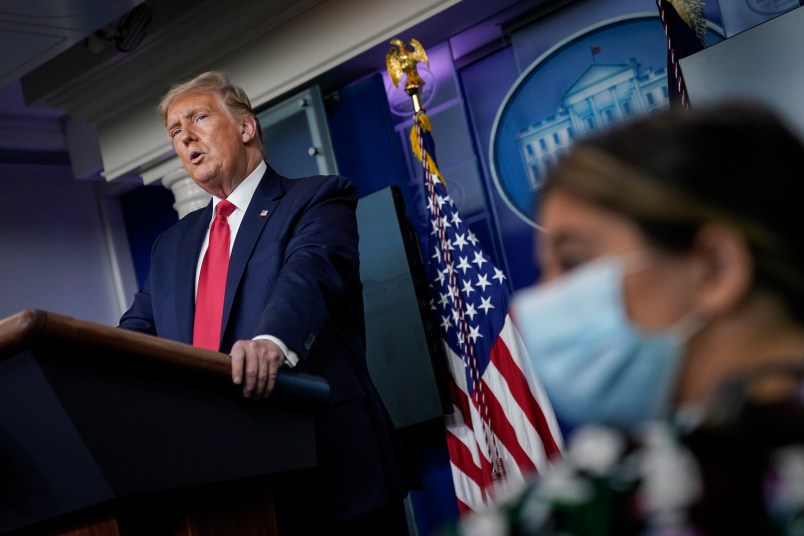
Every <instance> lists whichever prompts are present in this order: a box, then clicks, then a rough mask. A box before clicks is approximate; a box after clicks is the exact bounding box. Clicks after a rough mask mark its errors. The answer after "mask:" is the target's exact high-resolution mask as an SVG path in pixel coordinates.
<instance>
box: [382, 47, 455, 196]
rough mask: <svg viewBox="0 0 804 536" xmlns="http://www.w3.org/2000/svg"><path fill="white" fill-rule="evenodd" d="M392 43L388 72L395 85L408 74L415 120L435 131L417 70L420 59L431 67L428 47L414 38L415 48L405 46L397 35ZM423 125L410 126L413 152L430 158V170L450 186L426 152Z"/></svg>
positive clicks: (388, 53)
mask: <svg viewBox="0 0 804 536" xmlns="http://www.w3.org/2000/svg"><path fill="white" fill-rule="evenodd" d="M391 44H392V45H394V46H393V47H391V49H390V50H388V52H387V53H386V54H385V68H386V69H387V70H388V75H389V76H390V77H391V82H393V83H394V87H396V88H398V87H399V82H400V81H401V80H402V76H403V75H405V76H406V77H407V80H406V81H405V93H407V94H408V95H410V98H411V100H412V101H413V118H414V119H413V120H414V122H415V124H416V125H418V126H419V127H420V128H421V131H422V132H428V133H429V132H431V127H430V118H429V117H427V114H426V113H425V111H424V107H423V106H422V99H421V93H422V86H424V80H422V77H421V76H419V72H418V71H417V70H416V66H417V65H418V64H419V63H423V64H425V65H426V66H427V67H430V60H429V59H428V58H427V52H425V51H424V47H423V46H422V44H421V43H420V42H419V40H418V39H415V38H412V39H411V40H410V46H411V47H412V48H411V49H408V48H407V47H406V46H405V43H404V41H402V40H401V39H399V38H397V37H395V38H394V39H391ZM418 131H419V129H417V128H412V129H410V145H411V149H412V150H413V154H415V155H416V158H418V159H419V161H421V162H424V161H425V160H422V159H423V158H424V159H426V161H427V164H428V167H427V169H428V170H429V172H430V173H432V174H433V175H435V176H436V177H438V179H439V180H440V181H441V183H442V184H444V185H445V186H446V184H447V183H446V181H444V177H443V176H442V175H441V172H440V171H439V170H438V166H436V163H435V162H434V161H433V159H432V157H431V156H430V155H429V154H426V152H424V154H423V151H422V148H421V147H422V144H421V141H422V140H421V139H419V132H418Z"/></svg>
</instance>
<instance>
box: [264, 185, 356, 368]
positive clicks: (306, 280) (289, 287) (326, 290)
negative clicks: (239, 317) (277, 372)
mask: <svg viewBox="0 0 804 536" xmlns="http://www.w3.org/2000/svg"><path fill="white" fill-rule="evenodd" d="M301 180H305V179H301ZM310 183H311V184H312V183H313V181H311V182H310ZM315 184H316V185H317V188H315V189H314V191H312V192H306V193H305V194H303V195H299V196H294V199H293V200H292V202H293V203H297V204H298V206H297V207H294V208H295V212H296V214H298V219H297V221H296V223H295V225H294V226H293V232H292V235H291V237H290V238H289V241H288V245H287V248H286V250H285V259H284V265H283V267H282V270H281V272H280V275H279V277H278V278H277V281H276V284H275V286H274V288H273V290H272V291H271V295H270V298H269V300H268V304H267V306H266V307H265V309H264V311H263V313H262V316H261V318H260V323H259V332H260V333H269V334H272V335H275V336H277V337H279V338H280V339H281V340H282V341H284V342H285V344H286V345H287V346H288V347H289V348H290V349H291V350H293V351H295V352H296V353H298V354H299V356H300V357H302V358H305V357H306V356H307V354H308V353H309V351H310V349H311V346H312V344H313V342H314V341H315V339H316V338H317V337H318V334H319V333H320V331H321V329H322V327H323V325H324V323H325V322H326V321H327V320H328V318H329V317H330V316H331V315H335V314H338V312H339V311H342V310H347V309H348V308H347V309H345V308H344V307H343V306H344V304H343V303H342V300H345V299H351V296H353V294H354V289H355V288H357V289H358V292H359V289H360V286H359V285H360V283H359V281H360V273H359V272H360V270H359V252H358V231H357V219H356V215H355V209H356V206H357V194H356V190H355V188H354V186H353V185H352V183H351V182H350V181H349V180H348V179H345V178H343V177H330V178H328V179H327V180H324V181H322V182H315ZM298 188H306V186H301V185H299V186H297V187H296V189H298ZM293 193H294V194H295V193H296V192H293ZM359 305H360V306H361V307H362V303H361V304H359Z"/></svg>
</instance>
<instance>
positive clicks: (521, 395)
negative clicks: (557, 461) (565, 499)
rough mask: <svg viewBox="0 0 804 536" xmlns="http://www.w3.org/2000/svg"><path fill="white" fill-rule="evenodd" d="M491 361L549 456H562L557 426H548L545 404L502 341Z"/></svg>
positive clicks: (495, 348) (494, 351) (496, 345)
mask: <svg viewBox="0 0 804 536" xmlns="http://www.w3.org/2000/svg"><path fill="white" fill-rule="evenodd" d="M506 323H508V322H506ZM491 360H492V362H493V363H494V365H495V366H496V367H497V369H498V370H500V373H501V375H502V376H503V377H504V378H505V379H506V382H507V384H508V387H509V389H510V392H511V394H512V396H513V398H514V400H516V402H517V403H518V404H519V406H520V407H521V408H523V414H524V416H525V417H526V418H527V419H528V420H529V421H530V423H531V425H532V426H533V427H534V428H535V429H536V432H537V434H538V435H539V437H541V438H542V442H543V443H544V450H545V452H546V453H547V456H548V457H549V458H552V457H554V456H558V455H560V454H561V449H560V448H559V445H558V443H557V442H556V439H555V434H556V429H557V426H556V427H551V426H550V425H549V424H548V422H547V418H546V417H545V415H544V411H543V410H542V406H543V405H544V403H542V404H539V402H538V401H537V400H536V397H535V395H534V393H533V391H532V390H531V388H530V385H529V383H528V381H527V379H526V378H525V376H524V374H523V372H522V370H521V369H520V368H519V365H518V363H516V362H515V361H514V358H513V356H512V355H511V352H510V351H509V349H508V345H506V344H505V343H504V342H502V339H500V342H498V343H497V344H495V345H494V349H493V351H492V354H491Z"/></svg>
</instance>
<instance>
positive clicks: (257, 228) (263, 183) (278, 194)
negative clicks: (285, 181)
mask: <svg viewBox="0 0 804 536" xmlns="http://www.w3.org/2000/svg"><path fill="white" fill-rule="evenodd" d="M283 195H284V190H283V188H282V177H281V176H280V175H279V174H278V173H277V172H276V171H274V170H273V169H272V168H271V166H268V169H267V170H266V171H265V174H264V175H263V176H262V179H260V184H259V185H258V186H257V189H256V190H255V191H254V196H253V197H252V198H251V201H250V202H249V204H248V208H247V209H246V213H245V215H244V216H243V221H242V222H241V223H240V228H239V229H238V231H237V237H236V238H235V242H234V245H233V246H232V254H231V256H230V257H229V270H228V272H227V274H226V296H225V297H224V300H223V324H222V329H221V334H223V332H224V331H225V330H226V324H227V323H228V322H229V315H230V313H231V311H232V303H234V296H235V294H236V292H237V288H238V286H239V285H240V280H241V279H242V278H243V273H244V272H245V270H246V264H247V263H248V260H249V258H251V254H252V252H253V251H254V247H255V246H256V244H257V240H258V239H259V237H260V234H262V230H263V229H264V228H265V224H266V223H268V220H269V219H270V218H271V216H272V215H273V213H274V208H276V205H277V204H278V203H279V201H280V200H281V199H282V196H283Z"/></svg>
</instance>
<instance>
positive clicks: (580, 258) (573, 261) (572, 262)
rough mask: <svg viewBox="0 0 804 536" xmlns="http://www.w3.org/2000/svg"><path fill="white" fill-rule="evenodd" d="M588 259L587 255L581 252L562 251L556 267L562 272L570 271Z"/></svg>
mask: <svg viewBox="0 0 804 536" xmlns="http://www.w3.org/2000/svg"><path fill="white" fill-rule="evenodd" d="M589 260H590V259H589V256H588V255H586V254H583V253H581V252H571V253H564V254H563V255H559V257H558V267H559V270H561V272H562V273H566V272H571V271H572V270H574V269H575V268H578V267H579V266H581V265H583V264H586V263H587V262H589Z"/></svg>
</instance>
